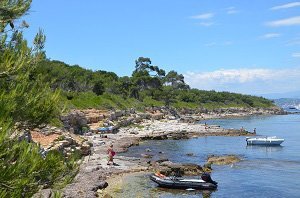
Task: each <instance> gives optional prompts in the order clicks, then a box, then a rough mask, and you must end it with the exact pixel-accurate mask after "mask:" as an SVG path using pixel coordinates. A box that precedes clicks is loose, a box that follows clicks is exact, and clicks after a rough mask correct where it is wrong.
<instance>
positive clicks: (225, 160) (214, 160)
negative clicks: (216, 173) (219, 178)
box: [207, 155, 241, 165]
mask: <svg viewBox="0 0 300 198" xmlns="http://www.w3.org/2000/svg"><path fill="white" fill-rule="evenodd" d="M239 161H241V159H240V157H238V156H236V155H224V156H215V155H210V156H208V158H207V163H208V164H216V165H227V164H233V163H237V162H239Z"/></svg>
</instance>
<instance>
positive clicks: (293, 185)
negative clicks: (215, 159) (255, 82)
mask: <svg viewBox="0 0 300 198" xmlns="http://www.w3.org/2000/svg"><path fill="white" fill-rule="evenodd" d="M204 122H206V123H208V124H217V125H220V126H221V127H224V128H241V127H244V128H245V129H247V130H249V131H252V130H253V129H254V128H256V131H257V134H258V135H267V136H278V137H281V138H284V139H285V142H283V143H282V146H276V147H266V146H247V145H246V141H245V137H202V138H195V139H189V140H162V141H147V142H144V143H142V144H141V145H140V146H137V147H132V148H130V149H129V151H128V152H127V153H125V154H124V155H127V156H137V157H140V154H141V153H146V152H145V149H147V148H149V149H151V152H150V153H152V154H156V155H157V158H168V159H169V160H171V161H174V162H190V163H197V164H204V162H205V160H206V157H207V156H208V155H209V154H215V155H222V154H236V155H239V156H241V157H242V159H243V160H242V161H241V162H239V163H236V164H234V165H227V166H213V173H212V178H213V179H214V180H216V181H218V183H219V186H218V190H216V191H213V192H209V191H208V192H207V191H204V192H203V191H192V192H189V191H185V190H167V189H162V188H157V187H156V184H154V183H153V182H151V181H150V180H149V179H148V176H147V175H143V174H141V175H135V176H127V177H126V178H125V180H126V185H124V186H123V190H122V193H120V194H119V195H120V197H182V196H184V197H300V187H299V186H300V115H299V114H292V115H281V116H256V117H245V118H234V119H218V120H207V121H204ZM159 152H163V153H162V154H159ZM187 153H193V154H194V155H193V156H187V155H186V154H187Z"/></svg>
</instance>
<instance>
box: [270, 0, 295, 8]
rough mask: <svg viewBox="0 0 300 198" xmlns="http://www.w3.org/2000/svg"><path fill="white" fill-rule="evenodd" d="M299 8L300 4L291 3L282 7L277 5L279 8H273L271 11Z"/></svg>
mask: <svg viewBox="0 0 300 198" xmlns="http://www.w3.org/2000/svg"><path fill="white" fill-rule="evenodd" d="M297 6H300V2H299V1H298V2H292V3H287V4H283V5H279V6H274V7H272V8H271V10H280V9H286V8H293V7H297Z"/></svg>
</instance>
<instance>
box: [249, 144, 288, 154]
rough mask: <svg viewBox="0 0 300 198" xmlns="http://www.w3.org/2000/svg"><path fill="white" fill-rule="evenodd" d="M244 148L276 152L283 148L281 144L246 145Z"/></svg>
mask: <svg viewBox="0 0 300 198" xmlns="http://www.w3.org/2000/svg"><path fill="white" fill-rule="evenodd" d="M246 149H248V150H254V151H262V152H266V153H269V152H278V151H281V150H282V149H283V146H281V145H273V146H264V145H247V146H246Z"/></svg>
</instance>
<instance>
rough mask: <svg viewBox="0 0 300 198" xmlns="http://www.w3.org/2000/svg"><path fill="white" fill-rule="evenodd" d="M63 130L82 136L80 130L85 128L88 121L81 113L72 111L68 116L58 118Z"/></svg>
mask: <svg viewBox="0 0 300 198" xmlns="http://www.w3.org/2000/svg"><path fill="white" fill-rule="evenodd" d="M60 119H61V121H62V122H63V125H64V127H65V129H67V130H70V131H74V133H75V134H82V133H83V131H82V128H83V127H87V124H88V119H87V118H86V116H85V114H84V113H83V112H81V111H78V110H74V111H72V112H70V113H69V114H68V115H64V116H61V117H60Z"/></svg>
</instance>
